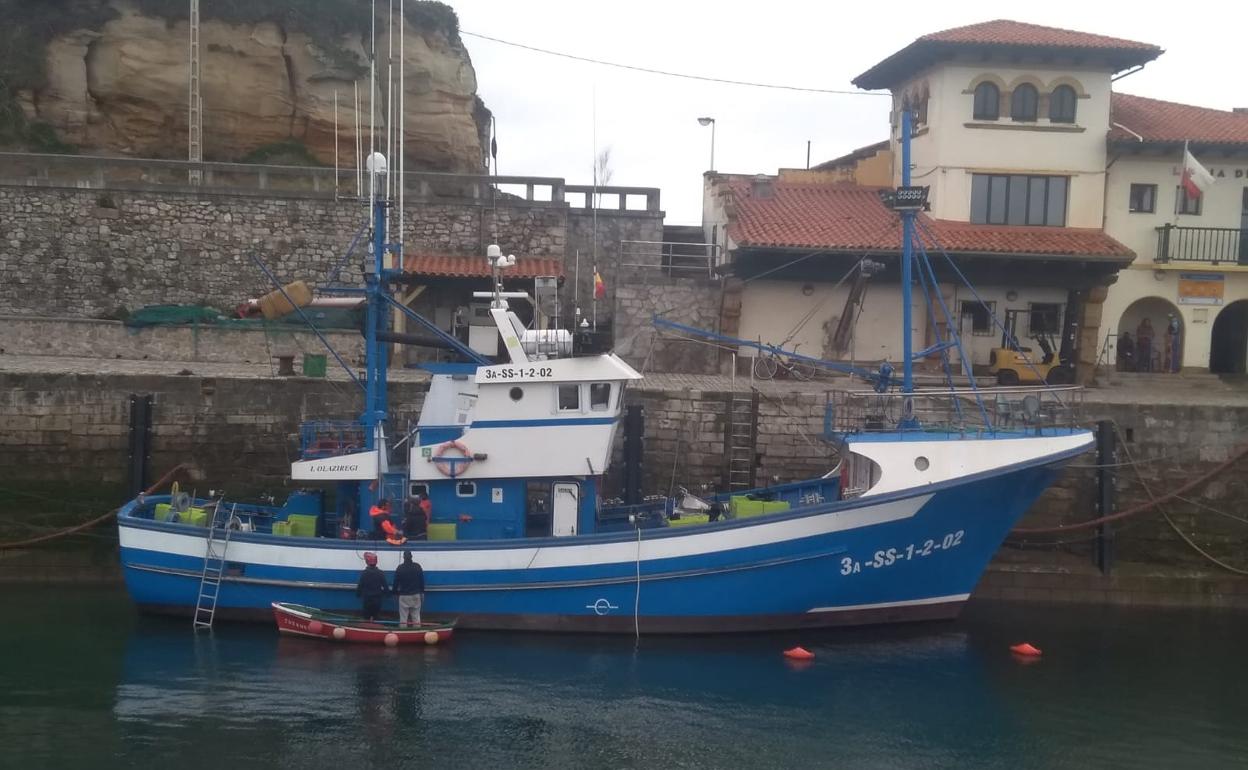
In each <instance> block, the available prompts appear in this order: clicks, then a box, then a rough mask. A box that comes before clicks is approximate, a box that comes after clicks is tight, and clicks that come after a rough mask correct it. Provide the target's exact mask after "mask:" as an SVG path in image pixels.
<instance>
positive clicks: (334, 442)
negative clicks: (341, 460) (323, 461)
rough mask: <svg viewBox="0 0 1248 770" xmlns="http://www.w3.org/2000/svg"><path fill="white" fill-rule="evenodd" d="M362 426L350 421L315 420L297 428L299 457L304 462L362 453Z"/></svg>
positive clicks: (363, 445) (363, 446)
mask: <svg viewBox="0 0 1248 770" xmlns="http://www.w3.org/2000/svg"><path fill="white" fill-rule="evenodd" d="M364 448H365V444H364V426H362V425H360V424H359V423H358V422H354V421H350V420H316V421H310V422H305V423H303V424H302V425H300V426H299V455H300V457H301V458H302V459H304V460H316V459H320V458H322V457H337V456H339V455H345V454H351V453H352V452H362V451H364Z"/></svg>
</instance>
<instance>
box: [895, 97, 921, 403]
mask: <svg viewBox="0 0 1248 770" xmlns="http://www.w3.org/2000/svg"><path fill="white" fill-rule="evenodd" d="M901 186H902V187H909V186H910V109H909V108H908V107H904V108H902V111H901ZM899 213H900V214H901V233H902V235H901V237H902V244H901V351H902V352H901V355H902V365H901V390H902V392H903V393H913V392H914V361H912V360H911V357H912V355H913V354H912V351H911V347H912V346H913V345H914V332H913V325H914V323H913V320H912V319H911V317H910V316H911V314H912V313H913V308H912V307H911V302H912V300H911V285H910V284H911V281H912V280H913V277H912V276H911V274H910V272H911V262H913V261H914V244H913V240H914V217H915V214H916V213H918V212H917V211H916V210H914V209H908V208H903V209H900V211H899Z"/></svg>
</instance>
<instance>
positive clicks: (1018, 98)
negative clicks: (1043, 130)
mask: <svg viewBox="0 0 1248 770" xmlns="http://www.w3.org/2000/svg"><path fill="white" fill-rule="evenodd" d="M1039 106H1040V92H1039V91H1037V90H1036V87H1035V86H1033V85H1032V84H1031V83H1023V84H1022V85H1020V86H1019V87H1018V88H1015V89H1014V93H1012V94H1010V117H1011V118H1012V119H1014V120H1035V119H1036V115H1037V113H1038V111H1039Z"/></svg>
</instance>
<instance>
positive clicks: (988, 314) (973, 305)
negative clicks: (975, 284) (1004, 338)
mask: <svg viewBox="0 0 1248 770" xmlns="http://www.w3.org/2000/svg"><path fill="white" fill-rule="evenodd" d="M985 305H986V307H985ZM996 309H997V303H995V302H987V303H984V302H979V301H975V302H963V303H962V318H964V319H965V318H966V317H967V316H970V318H971V334H973V335H975V336H976V337H991V336H992V335H993V333H994V332H995V329H994V328H993V326H994V324H993V323H992V314H993V313H994V312H996ZM962 328H963V329H965V328H966V322H965V321H963V324H962Z"/></svg>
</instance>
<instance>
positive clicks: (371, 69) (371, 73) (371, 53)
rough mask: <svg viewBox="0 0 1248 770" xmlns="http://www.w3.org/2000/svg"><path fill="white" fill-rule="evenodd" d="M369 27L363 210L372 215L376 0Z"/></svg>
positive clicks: (375, 132)
mask: <svg viewBox="0 0 1248 770" xmlns="http://www.w3.org/2000/svg"><path fill="white" fill-rule="evenodd" d="M370 5H371V10H372V17H371V27H370V28H369V45H368V163H367V164H366V166H367V170H368V204H367V205H366V206H365V208H364V210H365V211H366V212H368V214H369V216H372V206H373V201H374V200H376V198H377V175H376V174H375V173H373V171H372V164H373V153H374V152H375V151H376V149H377V109H376V107H375V106H374V105H373V97H374V96H376V94H377V0H372V3H371V4H370Z"/></svg>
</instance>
